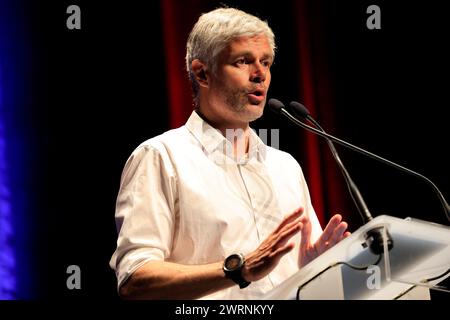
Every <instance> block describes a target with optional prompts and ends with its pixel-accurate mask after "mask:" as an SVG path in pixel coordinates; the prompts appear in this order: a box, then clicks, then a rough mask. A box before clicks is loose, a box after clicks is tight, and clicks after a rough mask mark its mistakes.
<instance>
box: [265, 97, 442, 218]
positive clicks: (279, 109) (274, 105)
mask: <svg viewBox="0 0 450 320" xmlns="http://www.w3.org/2000/svg"><path fill="white" fill-rule="evenodd" d="M272 100H273V101H272ZM268 104H269V107H270V108H271V109H272V110H273V111H274V112H276V113H279V114H282V115H283V116H285V117H286V118H288V119H289V120H290V121H292V122H294V123H295V124H297V125H298V126H300V127H302V128H304V129H306V130H308V131H311V132H314V133H316V134H317V135H319V136H321V137H323V138H326V139H329V140H331V141H333V142H335V143H338V144H340V145H342V146H344V147H346V148H349V149H351V150H353V151H356V152H358V153H361V154H363V155H365V156H367V157H369V158H372V159H375V160H377V161H380V162H382V163H384V164H387V165H388V166H390V167H393V168H396V169H399V170H401V171H403V172H406V173H408V174H410V175H412V176H414V177H417V178H419V179H421V180H423V181H425V182H426V183H427V184H428V185H429V186H431V188H432V189H433V191H434V192H435V193H436V195H437V196H438V198H439V200H440V201H441V204H442V207H443V209H444V212H445V215H446V216H447V219H448V220H449V221H450V205H449V204H448V202H447V201H446V200H445V198H444V196H443V195H442V193H441V191H440V190H439V189H438V187H437V186H436V185H435V184H434V183H433V182H432V181H431V180H430V179H428V178H427V177H425V176H423V175H421V174H419V173H417V172H415V171H413V170H410V169H408V168H405V167H403V166H401V165H399V164H397V163H395V162H393V161H390V160H387V159H385V158H382V157H380V156H378V155H376V154H374V153H372V152H369V151H367V150H364V149H362V148H360V147H357V146H355V145H353V144H351V143H348V142H346V141H344V140H341V139H339V138H336V137H334V136H332V135H331V134H328V133H326V132H323V131H320V130H318V129H316V128H313V127H311V126H308V125H307V124H305V123H303V122H301V121H299V120H298V119H297V118H295V117H294V116H293V115H291V114H290V113H289V112H288V111H287V110H286V109H285V107H284V104H283V103H282V102H281V101H279V100H276V99H270V100H269V102H268Z"/></svg>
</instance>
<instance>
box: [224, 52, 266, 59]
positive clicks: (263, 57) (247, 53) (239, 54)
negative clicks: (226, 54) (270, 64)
mask: <svg viewBox="0 0 450 320" xmlns="http://www.w3.org/2000/svg"><path fill="white" fill-rule="evenodd" d="M231 57H232V59H236V58H238V57H254V55H253V53H252V52H251V51H240V52H236V53H235V54H233V55H232V56H231ZM266 59H270V60H273V55H272V54H270V53H266V54H264V55H263V56H262V60H266Z"/></svg>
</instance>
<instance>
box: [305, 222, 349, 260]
mask: <svg viewBox="0 0 450 320" xmlns="http://www.w3.org/2000/svg"><path fill="white" fill-rule="evenodd" d="M299 220H300V222H301V223H302V225H303V228H302V233H301V241H300V250H299V257H298V265H299V267H303V266H304V265H306V264H308V263H309V262H310V261H312V260H314V259H315V258H317V257H318V256H319V255H321V254H322V253H323V252H325V251H326V250H328V249H329V248H331V247H332V246H334V245H335V244H336V243H338V242H339V241H341V240H342V239H344V238H346V237H348V236H349V235H350V232H348V231H345V230H347V223H346V222H343V221H342V216H341V215H339V214H335V215H334V216H333V217H332V218H331V219H330V221H329V222H328V224H327V226H326V227H325V230H324V231H323V233H322V235H321V236H320V238H319V239H318V240H317V241H316V242H315V243H312V242H311V221H310V219H309V217H308V216H307V215H303V216H302V217H301V218H300V219H299ZM341 221H342V222H341Z"/></svg>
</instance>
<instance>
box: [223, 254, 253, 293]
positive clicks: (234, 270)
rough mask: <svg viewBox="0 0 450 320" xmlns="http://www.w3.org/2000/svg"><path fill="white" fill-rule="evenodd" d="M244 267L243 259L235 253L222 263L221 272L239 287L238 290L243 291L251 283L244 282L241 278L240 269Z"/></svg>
mask: <svg viewBox="0 0 450 320" xmlns="http://www.w3.org/2000/svg"><path fill="white" fill-rule="evenodd" d="M244 265H245V258H244V256H243V255H242V254H240V253H235V254H232V255H230V256H228V257H227V258H226V259H225V261H224V262H223V272H224V273H225V277H227V278H229V279H231V280H233V281H234V282H235V283H237V284H238V285H239V288H241V289H244V288H245V287H247V286H248V285H249V284H250V283H251V282H248V281H245V279H244V278H243V277H242V268H243V267H244Z"/></svg>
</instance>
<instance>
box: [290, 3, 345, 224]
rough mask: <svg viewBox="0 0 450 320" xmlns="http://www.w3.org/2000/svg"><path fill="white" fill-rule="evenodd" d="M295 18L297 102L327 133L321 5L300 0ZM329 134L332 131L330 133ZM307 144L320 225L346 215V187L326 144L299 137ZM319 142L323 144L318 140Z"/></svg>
mask: <svg viewBox="0 0 450 320" xmlns="http://www.w3.org/2000/svg"><path fill="white" fill-rule="evenodd" d="M294 3H295V4H294V10H293V12H294V16H296V17H297V18H296V19H295V21H296V29H297V48H298V57H299V59H298V61H299V66H298V71H299V100H300V101H302V102H303V103H304V104H305V106H306V107H307V108H308V109H309V111H310V113H311V115H312V116H313V117H314V118H316V119H317V120H318V121H319V122H321V123H322V126H323V127H324V128H325V130H327V131H328V132H329V133H332V132H333V131H332V130H333V129H334V128H335V119H336V117H335V105H334V103H333V101H334V92H333V87H334V86H333V84H332V82H331V79H330V76H331V75H330V57H329V56H327V53H328V52H329V51H328V50H327V47H326V45H325V43H326V42H325V36H326V35H325V33H326V25H325V24H324V23H325V22H326V21H327V19H326V17H324V12H325V11H324V8H323V2H322V1H320V0H315V1H308V0H299V1H295V2H294ZM330 130H331V131H330ZM302 136H303V137H304V139H305V144H306V151H305V152H306V155H305V157H303V158H304V159H306V160H305V163H304V164H302V167H303V168H304V171H305V175H306V179H307V181H308V185H309V188H310V193H311V198H312V202H313V206H314V208H315V210H316V213H317V215H318V217H319V220H320V221H321V223H322V225H324V224H326V222H327V221H328V219H329V218H330V217H331V215H332V214H334V213H340V214H342V215H344V216H345V215H346V213H347V214H348V207H349V205H348V197H347V196H346V193H345V192H344V190H345V188H346V186H345V185H344V181H343V178H342V177H341V176H340V172H339V168H338V167H337V165H336V164H335V162H334V159H333V158H332V156H331V153H330V151H329V150H328V146H327V145H326V143H325V141H324V140H323V139H322V138H321V137H318V136H317V135H314V134H312V133H309V132H308V133H305V132H303V133H302ZM321 139H322V140H321Z"/></svg>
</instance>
